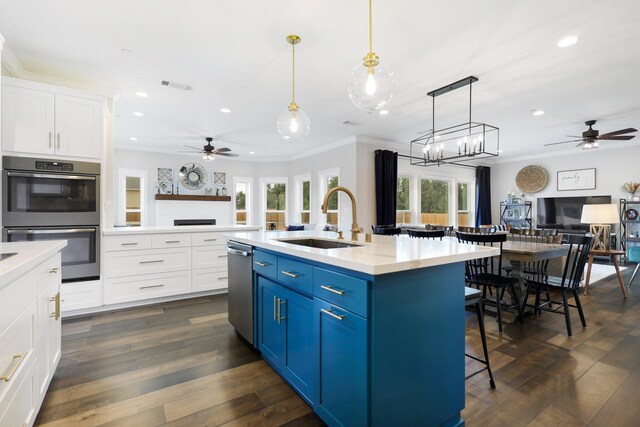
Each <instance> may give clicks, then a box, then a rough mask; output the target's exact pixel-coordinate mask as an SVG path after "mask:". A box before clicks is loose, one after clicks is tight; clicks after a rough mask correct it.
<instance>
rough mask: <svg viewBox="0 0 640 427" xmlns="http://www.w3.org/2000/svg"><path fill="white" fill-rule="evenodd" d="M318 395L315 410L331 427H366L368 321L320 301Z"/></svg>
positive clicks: (317, 318) (316, 303)
mask: <svg viewBox="0 0 640 427" xmlns="http://www.w3.org/2000/svg"><path fill="white" fill-rule="evenodd" d="M314 319H315V322H316V331H319V334H320V335H319V344H320V351H319V353H320V365H319V394H318V400H317V403H316V406H315V407H314V409H315V411H316V412H317V413H318V415H320V417H321V418H322V419H323V420H324V421H325V422H326V423H327V424H329V425H330V426H366V425H368V423H369V419H368V414H369V409H368V406H367V402H368V396H367V390H368V376H367V320H366V319H364V318H362V317H360V316H358V315H356V314H353V313H351V312H349V311H346V310H342V309H340V308H339V307H336V306H334V305H332V304H329V303H327V302H325V301H322V300H320V299H318V298H316V299H315V300H314Z"/></svg>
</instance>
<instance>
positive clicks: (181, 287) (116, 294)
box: [104, 271, 191, 304]
mask: <svg viewBox="0 0 640 427" xmlns="http://www.w3.org/2000/svg"><path fill="white" fill-rule="evenodd" d="M189 292H191V272H190V271H179V272H177V273H161V274H147V275H144V276H137V277H123V278H115V279H107V280H106V281H105V284H104V302H105V304H117V303H122V302H129V301H138V300H144V299H150V298H159V297H166V296H170V295H179V294H186V293H189Z"/></svg>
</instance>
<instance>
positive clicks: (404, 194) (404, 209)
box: [396, 176, 411, 224]
mask: <svg viewBox="0 0 640 427" xmlns="http://www.w3.org/2000/svg"><path fill="white" fill-rule="evenodd" d="M410 188H411V179H410V178H409V177H408V176H399V177H398V189H397V193H396V223H398V224H411V190H410Z"/></svg>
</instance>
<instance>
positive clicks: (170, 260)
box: [105, 248, 191, 277]
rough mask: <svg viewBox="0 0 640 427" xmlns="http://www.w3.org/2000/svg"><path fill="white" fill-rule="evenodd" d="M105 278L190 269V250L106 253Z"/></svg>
mask: <svg viewBox="0 0 640 427" xmlns="http://www.w3.org/2000/svg"><path fill="white" fill-rule="evenodd" d="M106 258H107V259H106V262H105V275H106V277H123V276H133V275H136V274H151V273H161V272H165V271H180V270H190V269H191V248H176V249H149V250H146V251H120V252H107V254H106Z"/></svg>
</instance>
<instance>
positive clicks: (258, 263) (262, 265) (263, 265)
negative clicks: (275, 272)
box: [253, 261, 269, 267]
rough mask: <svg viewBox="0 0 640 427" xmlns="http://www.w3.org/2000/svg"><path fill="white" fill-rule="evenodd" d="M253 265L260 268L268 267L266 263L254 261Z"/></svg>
mask: <svg viewBox="0 0 640 427" xmlns="http://www.w3.org/2000/svg"><path fill="white" fill-rule="evenodd" d="M253 263H254V264H256V265H259V266H260V267H266V266H267V265H269V264H267V263H266V262H260V261H254V262H253Z"/></svg>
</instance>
